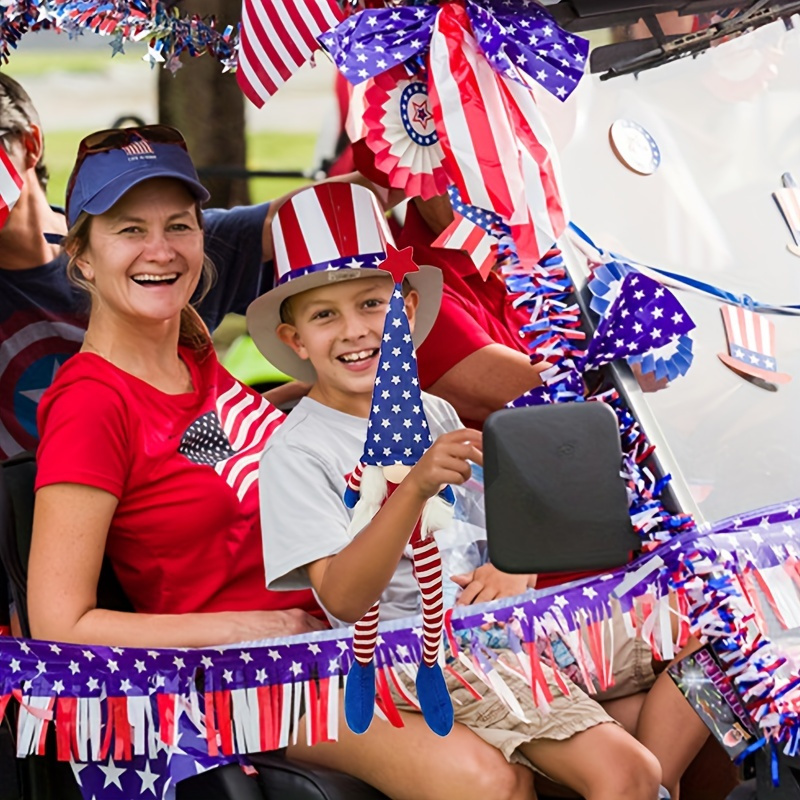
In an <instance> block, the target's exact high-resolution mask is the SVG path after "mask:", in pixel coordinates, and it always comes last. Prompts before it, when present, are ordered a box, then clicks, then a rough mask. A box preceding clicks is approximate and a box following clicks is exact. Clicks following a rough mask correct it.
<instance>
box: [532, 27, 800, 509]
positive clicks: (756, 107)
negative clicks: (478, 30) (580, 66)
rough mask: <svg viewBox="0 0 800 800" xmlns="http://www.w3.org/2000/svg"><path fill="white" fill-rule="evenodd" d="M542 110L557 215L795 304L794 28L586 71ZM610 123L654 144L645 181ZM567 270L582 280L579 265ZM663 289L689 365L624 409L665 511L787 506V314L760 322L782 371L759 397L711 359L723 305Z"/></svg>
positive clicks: (665, 262) (790, 470)
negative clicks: (566, 213) (780, 194)
mask: <svg viewBox="0 0 800 800" xmlns="http://www.w3.org/2000/svg"><path fill="white" fill-rule="evenodd" d="M793 20H794V21H795V22H798V24H800V21H799V20H798V18H797V17H795V18H793ZM542 102H543V103H547V113H548V116H549V119H550V120H551V123H552V128H553V130H554V135H555V137H556V140H557V144H558V145H559V149H560V151H561V157H562V170H563V177H564V188H565V195H566V197H567V198H568V201H569V205H570V216H571V218H572V219H573V220H574V221H575V223H577V225H578V226H580V227H581V228H582V229H583V230H584V231H585V232H586V233H587V234H588V235H589V236H590V237H591V238H592V239H593V240H594V241H595V242H596V243H597V244H598V245H600V246H601V247H603V248H604V249H605V250H612V251H615V252H618V253H621V254H624V255H626V256H628V257H630V258H633V259H635V260H637V261H640V262H643V263H645V264H647V265H649V266H652V267H657V268H661V269H665V270H668V271H670V272H675V273H679V274H681V275H683V276H686V277H687V278H693V279H695V280H699V281H703V282H705V283H707V284H711V285H713V286H715V287H718V288H720V289H723V290H725V291H727V292H730V293H733V294H734V295H736V296H743V295H748V296H749V297H750V298H752V300H753V301H755V302H757V303H762V304H772V305H800V247H797V245H798V244H800V241H798V242H795V239H794V238H793V236H792V233H791V231H790V229H789V226H788V224H787V222H786V221H785V220H784V218H783V216H782V215H781V212H780V210H779V208H778V206H777V204H776V202H775V200H774V198H773V192H775V191H777V190H779V189H780V188H781V187H782V185H783V184H782V176H783V175H784V174H785V173H790V175H792V176H793V177H794V178H796V179H797V180H798V181H800V30H798V29H797V28H790V29H787V26H786V25H785V24H784V23H783V22H775V23H772V24H770V25H767V26H765V27H763V28H760V29H759V30H756V31H754V32H752V33H749V34H747V35H745V36H742V37H741V38H738V39H734V40H732V41H729V42H725V43H722V44H719V45H717V46H715V47H713V48H711V49H710V50H708V51H707V52H705V53H703V54H701V55H699V56H698V57H696V58H685V59H682V60H680V61H676V62H673V63H669V64H665V65H663V66H660V67H658V68H656V69H652V70H648V71H646V72H643V73H641V74H639V75H638V76H634V75H626V76H622V77H617V78H614V79H612V80H607V81H601V80H600V79H599V78H598V77H597V76H589V75H587V76H586V77H585V79H584V80H583V81H582V82H581V84H580V86H579V88H578V90H577V92H576V95H575V97H574V101H573V102H571V103H568V104H566V105H565V106H558V105H557V104H556V103H555V102H549V100H548V99H547V98H544V97H543V98H542ZM620 119H626V120H632V121H633V122H636V123H638V124H639V125H641V126H642V127H643V128H644V129H646V130H647V132H648V133H649V134H650V135H651V136H652V137H653V139H654V140H655V142H656V144H657V147H658V150H659V152H660V159H661V160H660V165H659V166H658V168H657V169H656V171H655V172H654V173H653V174H650V175H642V174H638V173H636V172H634V171H632V170H631V169H629V168H628V167H626V166H625V165H624V164H623V163H622V162H621V160H620V159H619V158H618V157H617V155H615V152H614V150H613V149H612V147H611V145H610V141H609V129H610V127H611V125H612V123H614V122H615V121H616V120H620ZM787 180H788V179H787ZM798 236H800V233H798ZM787 245H791V246H792V247H793V248H794V250H795V252H792V250H791V249H790V248H789V247H787ZM570 262H571V267H572V270H573V275H574V276H575V275H579V274H583V275H584V276H585V274H586V272H585V260H584V259H581V258H580V257H579V255H578V254H577V253H574V252H573V253H572V254H571V258H570ZM676 294H677V296H678V298H679V300H680V301H681V303H682V304H683V305H684V307H685V308H686V309H687V311H688V312H689V314H690V315H691V317H692V318H693V320H694V321H695V322H696V324H697V329H696V330H695V331H694V332H693V337H694V354H695V358H694V363H693V365H692V367H691V369H690V370H689V372H688V374H687V375H686V376H685V377H683V378H679V379H678V380H676V381H675V382H674V383H673V384H671V385H670V386H669V387H668V388H667V389H666V390H663V391H659V392H656V393H652V394H647V395H644V394H642V393H641V392H639V391H638V389H636V388H635V386H633V387H632V388H631V391H630V397H629V400H630V402H631V406H632V408H633V410H634V411H635V412H636V414H637V416H638V417H639V418H640V420H641V421H642V423H643V425H644V426H645V430H646V431H647V433H648V435H649V436H650V438H651V439H652V441H653V442H654V443H655V444H656V445H657V447H658V450H659V455H660V458H661V463H662V466H663V468H664V469H665V470H667V471H669V472H672V473H673V476H674V478H675V493H676V498H677V500H678V502H679V504H680V505H681V506H683V508H684V509H686V510H690V511H693V512H695V513H696V514H697V515H698V516H699V519H700V521H703V520H705V521H713V520H717V519H720V518H722V517H726V516H729V515H734V514H737V513H739V512H744V511H746V510H749V509H754V508H758V507H760V506H765V505H768V504H771V503H777V502H780V501H786V500H789V499H791V498H793V497H797V496H798V495H800V491H798V489H799V488H800V487H798V475H800V414H799V413H798V412H799V411H800V316H787V315H780V314H769V315H768V318H769V320H770V321H771V322H773V323H774V325H775V353H774V354H775V357H776V359H777V369H778V371H779V372H781V373H788V374H789V375H790V376H793V378H794V380H792V381H791V382H789V383H785V384H782V385H780V386H779V387H778V388H777V391H770V390H768V389H766V388H764V387H763V386H759V385H756V384H755V383H753V382H750V381H748V380H746V379H744V378H743V377H741V376H740V375H738V374H737V373H735V372H733V371H732V370H731V369H729V368H728V367H726V366H725V365H724V364H723V363H722V361H720V359H719V358H718V357H717V354H718V353H725V352H727V349H728V347H727V339H726V336H725V328H724V326H723V319H722V315H721V313H720V309H721V306H722V305H723V304H722V303H721V301H720V300H719V299H715V298H713V297H709V296H706V295H700V294H696V293H692V292H689V291H679V292H676ZM623 383H624V384H625V385H626V386H627V385H631V382H630V381H623Z"/></svg>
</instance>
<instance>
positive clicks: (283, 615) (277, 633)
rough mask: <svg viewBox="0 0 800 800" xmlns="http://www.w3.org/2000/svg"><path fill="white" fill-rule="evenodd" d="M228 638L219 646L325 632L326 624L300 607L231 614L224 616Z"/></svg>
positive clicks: (232, 612) (227, 613) (231, 612)
mask: <svg viewBox="0 0 800 800" xmlns="http://www.w3.org/2000/svg"><path fill="white" fill-rule="evenodd" d="M225 616H226V618H227V619H226V622H227V623H228V628H229V635H228V636H226V639H225V641H224V642H220V644H232V643H236V642H252V641H257V640H258V639H273V638H279V637H283V636H295V635H296V634H298V633H313V632H314V631H324V630H326V629H327V627H328V626H327V625H326V624H325V623H324V622H322V621H321V620H319V619H317V618H316V617H312V616H311V614H307V613H306V612H305V611H303V610H301V609H299V608H290V609H286V610H285V611H230V612H226V613H225Z"/></svg>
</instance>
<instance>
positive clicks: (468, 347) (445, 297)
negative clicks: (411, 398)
mask: <svg viewBox="0 0 800 800" xmlns="http://www.w3.org/2000/svg"><path fill="white" fill-rule="evenodd" d="M435 239H436V235H435V234H434V233H433V231H432V230H431V229H430V228H429V227H428V224H427V223H426V222H425V220H424V219H423V218H422V215H421V214H420V213H419V210H418V209H417V207H416V206H415V205H414V203H409V204H408V211H407V214H406V221H405V225H404V226H403V230H402V232H401V233H400V236H399V238H398V245H399V246H400V247H408V246H409V245H410V246H412V247H413V248H414V260H415V261H416V262H417V263H418V264H430V265H432V266H435V267H439V269H441V270H442V274H443V276H444V291H443V294H442V305H441V308H440V310H439V316H438V317H437V318H436V322H435V323H434V325H433V328H432V329H431V332H430V333H429V334H428V336H427V337H426V339H425V341H424V342H423V343H422V344H421V345H420V347H419V350H418V351H417V365H418V368H419V380H420V385H421V386H422V388H423V389H428V388H429V387H430V386H431V385H432V384H434V383H436V381H438V380H439V378H441V377H442V376H443V375H444V374H445V373H446V372H449V371H450V370H451V369H452V368H453V367H455V366H456V364H458V363H460V362H461V361H462V360H463V359H465V358H466V357H467V356H469V355H471V354H472V353H475V352H477V351H478V350H480V349H482V348H484V347H486V346H487V345H490V344H504V345H506V346H507V347H511V348H513V349H514V350H519V351H521V352H523V353H528V352H529V351H528V348H527V346H526V343H525V339H524V338H523V337H522V336H520V333H519V329H520V327H521V326H522V325H525V324H526V323H528V322H530V313H528V312H525V311H524V310H520V309H517V308H514V306H513V304H512V302H513V299H514V295H511V294H509V293H508V291H507V290H506V286H505V283H503V280H502V279H501V278H499V277H498V276H497V275H495V274H494V273H490V274H489V277H488V278H487V280H486V281H484V280H483V278H481V276H480V274H479V273H478V270H477V269H476V268H475V265H474V264H473V263H472V261H471V260H470V258H469V256H467V255H466V254H465V253H463V252H462V251H460V250H449V249H445V248H441V247H431V243H432V242H433V241H434V240H435ZM464 424H465V425H467V426H469V427H475V428H478V429H479V430H480V428H481V424H480V423H479V422H476V421H475V420H466V419H465V420H464Z"/></svg>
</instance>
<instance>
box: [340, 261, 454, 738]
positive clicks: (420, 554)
mask: <svg viewBox="0 0 800 800" xmlns="http://www.w3.org/2000/svg"><path fill="white" fill-rule="evenodd" d="M383 269H385V270H386V271H387V272H390V273H391V274H392V277H393V278H394V281H395V285H394V289H393V290H392V296H391V299H390V301H389V310H388V312H387V314H386V321H385V323H384V328H383V338H382V341H381V349H380V357H379V365H378V374H377V375H376V376H375V387H374V389H373V392H372V405H371V411H370V417H369V425H368V428H367V441H366V443H365V445H364V454H363V456H362V458H361V461H360V463H359V464H358V465H357V466H356V468H355V469H354V470H353V473H352V475H351V476H350V477H349V479H348V484H347V489H346V490H345V498H344V499H345V504H346V505H347V506H348V507H350V508H354V511H353V517H352V520H351V523H350V533H351V534H352V535H353V536H355V535H356V534H357V533H359V532H360V531H361V530H362V529H363V528H365V527H366V526H367V525H369V523H370V521H371V520H372V518H373V517H374V516H375V515H376V514H377V513H378V512H379V511H380V508H381V506H382V504H383V502H384V501H385V500H386V498H387V497H388V496H389V495H390V494H391V493H392V492H393V491H394V489H395V488H396V487H397V486H398V485H399V483H400V482H401V481H402V480H403V478H404V477H405V475H406V474H407V473H408V472H409V471H410V469H411V467H413V465H414V464H416V463H417V461H419V459H420V458H421V457H422V456H423V454H424V453H425V451H426V450H427V449H428V447H430V445H431V443H432V439H431V434H430V430H429V428H428V421H427V419H426V418H425V411H424V409H423V406H422V393H421V391H420V388H419V377H418V375H417V362H416V354H415V352H414V345H413V342H412V338H411V327H410V325H409V320H408V317H407V315H406V308H405V298H404V296H403V282H404V280H405V278H406V276H407V275H409V274H413V273H414V272H415V271H416V270H417V266H416V264H414V262H413V260H412V258H411V248H410V247H408V248H406V249H404V250H399V251H398V250H396V249H394V248H393V247H391V246H389V254H388V256H387V259H386V262H385V263H384V265H383ZM453 504H454V497H453V491H452V489H451V488H450V487H449V486H447V487H445V488H444V489H443V490H442V491H441V492H440V493H439V494H438V495H436V496H435V497H433V498H431V499H429V500H428V501H427V502H426V504H425V508H424V510H423V512H422V515H421V518H420V520H418V521H417V523H416V525H415V527H414V530H413V532H412V533H411V537H410V546H411V553H412V559H413V564H414V577H415V578H416V581H417V583H418V585H419V588H420V593H421V595H422V624H423V648H422V649H423V654H422V663H420V666H419V671H418V672H417V681H416V686H417V696H418V699H419V705H420V710H421V711H422V714H423V716H424V717H425V721H426V722H427V723H428V725H429V727H430V728H431V729H432V730H433V731H434V732H436V733H438V734H439V735H441V736H445V735H446V734H447V733H449V732H450V730H451V729H452V727H453V706H452V702H451V700H450V695H449V693H448V691H447V685H446V684H445V681H444V676H443V674H442V671H441V668H440V666H439V663H438V656H439V649H440V644H441V638H442V630H443V626H444V600H443V596H442V560H441V557H440V555H439V549H438V547H437V545H436V540H435V539H434V538H433V536H432V533H433V531H435V530H440V529H442V528H445V527H447V526H448V525H449V524H450V522H451V521H452V515H453ZM378 621H379V603H377V602H376V603H375V604H374V605H373V606H372V608H370V609H369V611H368V612H367V613H366V615H365V616H364V617H362V618H361V619H360V620H359V621H358V622H357V623H356V624H355V627H354V631H353V655H354V660H353V663H352V664H351V666H350V671H349V673H348V676H347V684H346V686H345V698H344V710H345V719H346V720H347V724H348V726H349V727H350V729H351V730H353V731H354V732H355V733H363V732H364V731H366V730H367V728H368V727H369V725H370V723H371V721H372V716H373V713H374V706H375V663H374V654H375V646H376V643H377V635H378Z"/></svg>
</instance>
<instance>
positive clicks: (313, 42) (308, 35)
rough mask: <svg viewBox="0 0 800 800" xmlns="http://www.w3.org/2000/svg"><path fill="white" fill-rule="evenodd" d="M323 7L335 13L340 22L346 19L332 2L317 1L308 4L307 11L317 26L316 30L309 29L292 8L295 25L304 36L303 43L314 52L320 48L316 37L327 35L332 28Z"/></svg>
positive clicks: (325, 0)
mask: <svg viewBox="0 0 800 800" xmlns="http://www.w3.org/2000/svg"><path fill="white" fill-rule="evenodd" d="M323 5H326V6H327V7H328V8H329V9H330V11H331V12H333V14H334V16H335V17H336V19H337V20H338V21H341V20H342V19H344V15H343V14H342V12H341V10H340V9H339V6H338V5H337V4H336V3H333V2H331V0H316V2H310V3H306V9H307V10H308V11H310V12H311V16H312V17H313V18H314V22H316V24H317V27H316V30H314V29H309V28H308V26H307V25H306V23H305V22H303V20H302V17H300V15H299V14H298V13H296V12H294V10H293V9H292V8H291V7H290V13H291V16H292V19H294V20H295V25H297V28H298V30H299V31H300V32H301V33H302V34H303V41H304V42H305V43H306V44H307V45H308V47H309V48H310V49H311V50H312V51H313V50H316V49H317V48H318V47H319V44H318V43H317V38H316V37H317V36H319V35H320V34H321V33H325V31H327V30H329V29H330V27H331V25H330V24H329V23H328V21H327V20H326V19H325V16H324V14H323V13H322V6H323Z"/></svg>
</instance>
